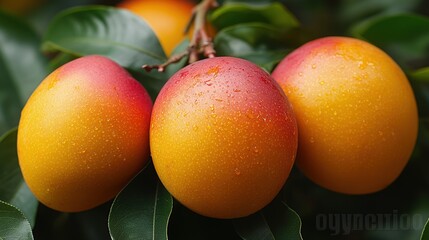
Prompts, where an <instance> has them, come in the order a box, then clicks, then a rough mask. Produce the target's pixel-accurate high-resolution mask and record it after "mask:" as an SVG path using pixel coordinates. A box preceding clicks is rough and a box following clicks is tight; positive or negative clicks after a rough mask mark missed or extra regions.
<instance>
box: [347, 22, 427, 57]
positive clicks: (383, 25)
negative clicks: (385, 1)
mask: <svg viewBox="0 0 429 240" xmlns="http://www.w3.org/2000/svg"><path fill="white" fill-rule="evenodd" d="M352 32H353V35H354V36H356V37H359V38H363V39H365V40H367V41H369V42H371V43H374V44H375V45H377V46H379V47H381V48H383V49H384V50H386V51H387V52H388V53H389V54H391V55H392V56H393V57H394V58H395V59H396V60H397V61H399V62H400V63H401V64H402V65H404V64H406V63H407V62H410V61H416V60H421V59H424V58H427V56H428V54H429V18H428V17H425V16H420V15H416V14H397V15H391V16H382V17H377V18H373V19H371V20H369V21H365V22H364V23H361V24H359V25H357V26H356V27H354V29H353V30H352Z"/></svg>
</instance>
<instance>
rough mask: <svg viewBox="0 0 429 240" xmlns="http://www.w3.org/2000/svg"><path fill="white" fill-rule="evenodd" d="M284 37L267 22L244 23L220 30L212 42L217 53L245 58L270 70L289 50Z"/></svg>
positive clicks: (285, 36) (283, 34) (284, 35)
mask: <svg viewBox="0 0 429 240" xmlns="http://www.w3.org/2000/svg"><path fill="white" fill-rule="evenodd" d="M286 38H287V35H286V34H285V33H283V32H282V31H279V30H278V29H276V28H274V27H271V26H269V25H267V24H262V23H246V24H239V25H235V26H232V27H228V28H225V29H223V30H221V31H220V32H219V33H218V34H217V35H216V38H215V39H214V44H215V48H216V51H217V54H218V55H220V56H223V55H225V56H234V57H238V58H243V59H247V60H249V61H251V62H254V63H256V64H258V65H259V66H261V67H263V68H265V70H267V71H268V72H270V71H271V70H272V68H273V67H274V66H275V65H276V64H277V63H278V62H279V61H280V60H282V59H283V58H284V57H285V56H286V54H287V53H289V52H290V49H287V48H286V45H287V44H286V42H287V40H286Z"/></svg>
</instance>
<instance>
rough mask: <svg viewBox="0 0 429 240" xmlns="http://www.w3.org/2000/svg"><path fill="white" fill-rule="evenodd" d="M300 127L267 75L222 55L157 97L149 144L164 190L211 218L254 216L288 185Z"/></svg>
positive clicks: (177, 78) (184, 72) (191, 69)
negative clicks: (286, 182) (286, 183)
mask: <svg viewBox="0 0 429 240" xmlns="http://www.w3.org/2000/svg"><path fill="white" fill-rule="evenodd" d="M297 138H298V133H297V125H296V120H295V116H294V114H293V111H292V107H291V105H290V104H289V102H288V100H287V98H286V96H285V95H284V93H283V92H282V90H281V89H280V87H279V86H278V84H277V83H276V82H275V81H274V79H272V78H271V77H270V76H269V74H268V73H266V72H264V71H263V70H262V69H260V68H259V67H257V66H256V65H254V64H253V63H250V62H248V61H246V60H242V59H238V58H233V57H217V58H212V59H206V60H201V61H198V62H196V63H194V64H191V65H189V66H187V67H185V68H183V69H181V70H180V71H178V72H177V73H176V74H175V75H174V76H172V77H171V78H170V79H169V81H168V82H167V83H166V85H165V86H164V87H163V89H162V90H161V92H160V94H159V95H158V98H157V100H156V101H155V104H154V108H153V112H152V120H151V129H150V146H151V153H152V159H153V163H154V166H155V169H156V171H157V173H158V176H159V177H160V179H161V181H162V183H163V184H164V186H165V187H166V188H167V190H168V191H169V192H170V193H171V194H172V195H173V196H174V197H175V198H176V199H177V200H178V201H180V202H181V203H182V204H183V205H185V206H186V207H188V208H189V209H191V210H193V211H195V212H197V213H199V214H201V215H204V216H208V217H213V218H237V217H243V216H247V215H250V214H252V213H254V212H256V211H258V210H260V209H261V208H263V207H264V206H265V205H267V204H268V203H269V202H270V201H271V200H272V199H273V198H274V197H275V196H276V194H277V193H278V192H279V191H280V189H281V188H282V186H283V185H284V183H285V181H286V179H287V177H288V175H289V172H290V170H291V167H292V165H293V163H294V160H295V155H296V151H297Z"/></svg>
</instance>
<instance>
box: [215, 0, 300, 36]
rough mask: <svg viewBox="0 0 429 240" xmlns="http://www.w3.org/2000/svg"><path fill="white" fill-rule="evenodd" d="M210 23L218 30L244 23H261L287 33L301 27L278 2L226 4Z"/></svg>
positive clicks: (216, 12)
mask: <svg viewBox="0 0 429 240" xmlns="http://www.w3.org/2000/svg"><path fill="white" fill-rule="evenodd" d="M210 22H211V23H212V24H213V26H214V27H215V28H216V29H223V28H226V27H229V26H233V25H236V24H242V23H251V22H259V23H265V24H268V25H270V26H272V27H275V28H277V29H281V30H282V31H287V30H290V29H292V28H295V27H297V26H298V25H299V23H298V21H297V20H296V18H295V17H294V16H293V15H292V14H291V13H290V12H289V11H288V10H287V9H286V8H285V7H284V6H283V4H281V3H278V2H275V3H272V4H263V5H251V4H245V3H229V4H225V5H223V6H222V7H220V8H218V9H216V10H215V11H214V12H213V13H212V14H211V15H210Z"/></svg>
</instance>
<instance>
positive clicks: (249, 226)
mask: <svg viewBox="0 0 429 240" xmlns="http://www.w3.org/2000/svg"><path fill="white" fill-rule="evenodd" d="M233 223H234V228H235V230H236V232H237V233H238V234H239V235H240V237H241V238H242V239H244V240H257V239H266V240H271V239H272V240H282V239H288V240H302V236H301V219H300V218H299V216H298V214H297V213H296V212H295V211H293V210H292V209H291V208H289V207H288V206H287V204H286V203H285V202H283V201H280V200H278V199H276V200H274V201H273V202H272V203H271V204H270V205H268V206H267V207H266V208H264V209H263V210H262V211H259V212H257V213H255V214H252V215H250V216H248V217H245V218H240V219H235V220H234V222H233Z"/></svg>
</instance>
